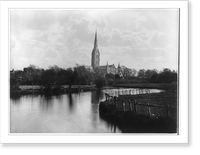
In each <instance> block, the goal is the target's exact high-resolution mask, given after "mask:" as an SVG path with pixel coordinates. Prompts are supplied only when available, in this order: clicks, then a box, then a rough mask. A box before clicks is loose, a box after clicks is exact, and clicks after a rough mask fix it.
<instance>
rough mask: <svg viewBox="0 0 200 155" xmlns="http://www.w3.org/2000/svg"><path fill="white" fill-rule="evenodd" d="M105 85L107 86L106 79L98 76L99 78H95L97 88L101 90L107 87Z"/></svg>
mask: <svg viewBox="0 0 200 155" xmlns="http://www.w3.org/2000/svg"><path fill="white" fill-rule="evenodd" d="M105 84H106V80H105V78H104V77H102V76H97V77H96V78H95V85H96V87H97V88H98V89H101V88H102V87H103V86H105Z"/></svg>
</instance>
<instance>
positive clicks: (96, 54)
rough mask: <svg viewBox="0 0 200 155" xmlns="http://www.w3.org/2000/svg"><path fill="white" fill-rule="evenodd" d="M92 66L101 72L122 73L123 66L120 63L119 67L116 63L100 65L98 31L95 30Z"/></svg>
mask: <svg viewBox="0 0 200 155" xmlns="http://www.w3.org/2000/svg"><path fill="white" fill-rule="evenodd" d="M91 66H92V68H93V70H94V71H97V72H99V73H100V74H103V75H105V74H113V75H115V74H120V71H121V68H120V64H118V67H115V65H114V64H112V65H108V63H107V65H105V66H100V51H99V48H98V41H97V31H96V32H95V39H94V48H93V50H92V59H91Z"/></svg>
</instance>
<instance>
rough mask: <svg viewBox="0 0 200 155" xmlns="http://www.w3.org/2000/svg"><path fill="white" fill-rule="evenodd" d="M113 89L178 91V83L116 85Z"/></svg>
mask: <svg viewBox="0 0 200 155" xmlns="http://www.w3.org/2000/svg"><path fill="white" fill-rule="evenodd" d="M113 87H118V88H119V87H121V88H146V89H167V90H168V89H177V83H171V84H163V83H145V84H115V85H113Z"/></svg>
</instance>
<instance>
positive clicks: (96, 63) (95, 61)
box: [91, 30, 100, 69]
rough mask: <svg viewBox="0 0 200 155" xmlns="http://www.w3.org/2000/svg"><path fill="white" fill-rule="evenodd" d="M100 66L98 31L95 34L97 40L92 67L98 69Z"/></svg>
mask: <svg viewBox="0 0 200 155" xmlns="http://www.w3.org/2000/svg"><path fill="white" fill-rule="evenodd" d="M99 64H100V52H99V49H98V43H97V30H96V32H95V38H94V48H93V50H92V61H91V66H92V68H93V69H95V68H96V67H98V66H99Z"/></svg>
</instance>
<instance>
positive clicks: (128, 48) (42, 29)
mask: <svg viewBox="0 0 200 155" xmlns="http://www.w3.org/2000/svg"><path fill="white" fill-rule="evenodd" d="M177 22H178V20H177V10H171V9H168V10H167V9H166V10H165V9H163V10H158V9H151V10H148V9H145V10H144V9H136V10H134V9H129V10H123V9H122V10H102V9H99V10H98V9H96V10H95V9H94V10H12V11H11V48H12V49H11V64H12V65H11V68H23V67H26V66H28V65H29V64H30V63H31V64H34V65H37V66H39V67H42V68H47V67H48V66H50V65H58V66H60V67H64V68H67V67H73V66H74V65H75V64H76V63H79V64H85V65H90V63H91V52H92V49H93V46H94V45H93V44H94V34H95V30H96V29H97V31H98V45H99V49H100V55H101V64H106V63H107V61H108V62H109V63H114V64H118V63H119V62H120V63H121V64H124V65H127V66H129V67H131V68H139V67H143V68H144V67H145V65H146V67H155V68H156V65H157V68H161V67H163V66H167V65H168V66H170V67H172V68H176V67H177V61H176V60H177V32H178V31H177ZM159 65H160V66H159Z"/></svg>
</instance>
